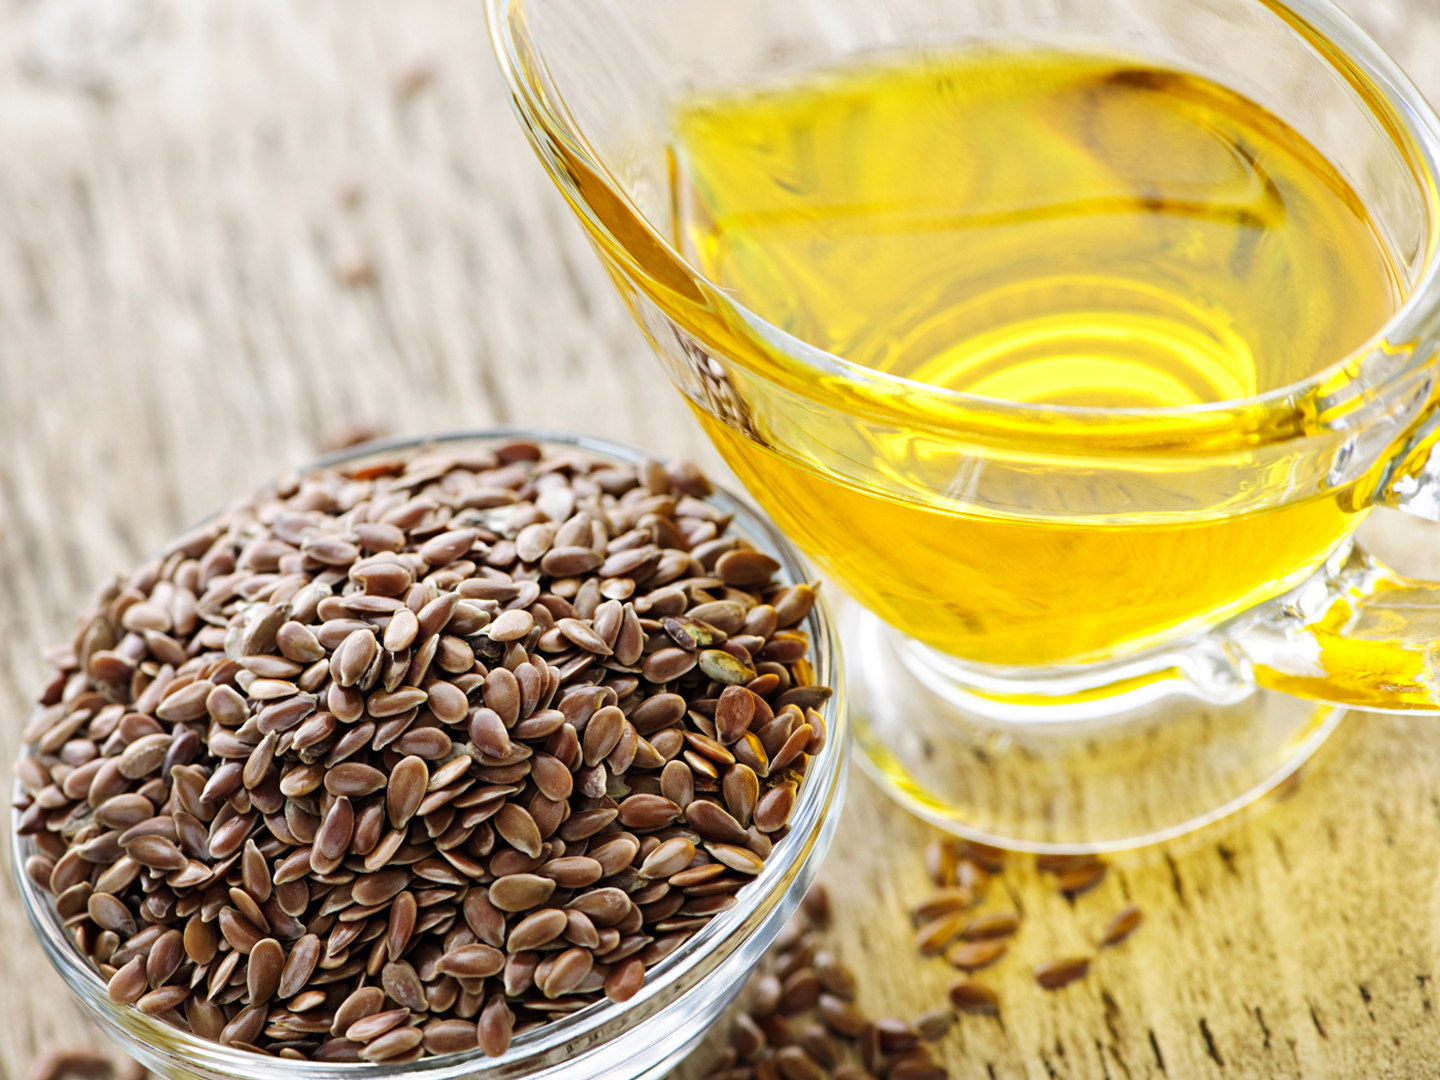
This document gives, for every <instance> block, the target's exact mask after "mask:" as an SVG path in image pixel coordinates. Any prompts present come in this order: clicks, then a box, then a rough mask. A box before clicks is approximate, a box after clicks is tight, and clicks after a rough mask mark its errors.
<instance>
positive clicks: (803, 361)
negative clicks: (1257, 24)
mask: <svg viewBox="0 0 1440 1080" xmlns="http://www.w3.org/2000/svg"><path fill="white" fill-rule="evenodd" d="M526 2H527V0H484V3H485V10H486V17H487V20H488V22H489V27H490V41H491V46H492V51H493V52H494V53H495V56H496V59H497V61H498V64H499V67H500V71H501V75H502V77H503V78H504V80H505V83H506V86H507V89H508V90H509V91H510V100H511V105H512V107H513V109H514V111H515V113H516V115H517V116H518V117H519V119H520V122H521V126H522V127H523V128H524V129H525V133H526V135H527V137H528V138H529V139H530V141H531V143H532V145H533V146H534V147H535V149H536V151H537V153H538V155H539V157H540V158H541V161H542V163H543V164H544V166H545V168H546V169H547V171H549V172H550V174H551V178H552V179H553V180H554V181H555V183H556V184H558V185H559V186H560V187H561V188H562V190H564V191H565V192H566V195H567V201H569V202H570V203H571V206H572V209H573V210H574V212H575V213H576V214H577V215H580V216H582V217H584V218H585V219H586V220H587V221H589V222H591V225H590V226H588V227H591V228H594V229H598V230H600V231H601V232H602V233H606V234H608V233H609V230H607V229H606V228H605V226H604V225H603V223H601V222H600V221H599V220H598V219H597V218H595V216H594V215H593V213H591V212H590V211H589V208H588V206H587V205H586V204H585V201H584V200H583V199H580V198H578V197H572V196H571V195H570V191H569V188H570V187H571V185H570V184H569V182H568V181H567V179H566V178H565V177H564V176H562V175H561V172H562V171H563V170H560V169H558V168H557V165H556V164H555V161H554V156H553V155H552V154H551V153H549V152H547V146H548V145H549V144H552V143H554V142H555V141H557V140H559V141H563V143H564V144H565V147H566V151H567V153H568V154H572V155H575V156H576V157H578V158H579V159H580V160H581V161H582V162H583V163H584V165H585V167H586V168H588V169H590V170H591V171H592V172H593V174H594V175H595V177H596V178H598V179H599V181H600V182H601V183H602V184H603V185H604V186H605V187H606V188H607V189H608V192H609V195H610V196H611V197H613V198H614V199H616V200H618V201H619V202H620V203H621V204H622V205H624V206H625V207H627V208H628V210H629V212H630V214H631V215H632V216H633V217H634V219H635V220H636V221H638V222H640V223H641V224H642V227H643V228H644V230H645V232H646V242H647V244H654V245H656V246H658V247H659V248H661V249H663V250H664V251H665V252H666V253H667V255H668V256H669V257H670V258H671V259H673V260H674V261H675V262H676V263H677V264H678V265H680V266H683V267H684V268H685V270H686V272H687V273H688V274H689V275H691V276H692V277H693V278H694V280H695V281H697V282H700V283H702V284H703V285H704V288H705V292H706V299H707V300H708V301H710V302H712V303H716V304H718V305H720V306H722V307H724V308H728V309H729V310H731V311H733V312H734V313H735V314H736V316H737V317H738V318H739V319H740V320H741V321H742V322H744V323H745V324H746V325H747V326H749V327H751V328H752V330H753V331H754V332H755V333H756V334H757V335H758V336H759V337H760V338H762V339H764V340H765V341H766V342H767V343H769V344H771V345H775V346H777V347H778V348H779V349H780V351H781V353H782V355H783V356H784V357H786V358H787V360H789V361H790V363H791V364H792V365H794V366H798V367H801V368H804V369H808V370H809V371H810V372H811V373H812V374H814V375H818V376H819V377H820V378H821V379H832V378H834V379H841V380H845V381H846V382H849V383H855V384H859V385H863V386H867V387H871V388H873V392H874V393H875V394H876V395H877V396H883V397H885V398H892V399H895V398H898V399H902V400H907V401H910V402H919V403H921V404H920V405H919V406H918V407H916V411H917V413H919V412H921V411H923V412H924V413H926V414H927V421H928V424H929V426H930V427H931V428H933V430H936V431H943V432H947V433H955V434H963V433H964V427H963V425H960V424H954V425H951V424H947V423H945V422H944V421H940V420H936V419H935V414H936V410H938V409H941V408H944V407H945V406H946V405H956V406H963V407H965V408H966V409H968V410H970V412H971V413H972V414H974V413H986V414H992V415H994V416H996V417H998V418H1004V417H1007V416H1009V417H1016V418H1025V419H1026V420H1028V421H1030V422H1032V423H1033V422H1034V420H1035V419H1036V418H1041V419H1044V418H1049V417H1055V418H1057V419H1059V420H1061V421H1062V422H1068V423H1074V422H1075V421H1076V420H1084V419H1087V418H1088V419H1090V420H1092V421H1094V422H1100V423H1103V422H1106V421H1109V422H1111V423H1113V422H1115V421H1117V420H1120V421H1128V422H1136V423H1142V424H1143V423H1147V422H1149V423H1160V424H1163V423H1165V422H1166V421H1170V420H1174V419H1175V418H1177V417H1206V416H1215V417H1223V416H1225V415H1226V414H1229V413H1238V412H1240V411H1242V410H1246V409H1254V408H1262V409H1272V410H1275V409H1286V408H1288V407H1292V406H1294V407H1298V403H1299V402H1301V401H1305V400H1312V399H1318V400H1319V402H1320V403H1321V405H1322V407H1324V408H1325V411H1326V413H1327V420H1329V424H1327V426H1343V427H1349V426H1351V425H1350V424H1348V423H1346V421H1345V419H1344V417H1343V416H1340V415H1334V416H1333V418H1332V416H1331V410H1332V409H1333V410H1334V412H1335V413H1336V414H1343V413H1346V412H1348V411H1349V407H1350V406H1352V405H1358V404H1359V402H1360V401H1361V400H1368V399H1370V398H1371V397H1372V396H1373V394H1374V393H1375V392H1377V390H1378V391H1380V392H1383V391H1384V390H1386V389H1387V388H1389V387H1390V386H1392V385H1395V384H1398V383H1401V382H1403V381H1405V380H1406V379H1407V378H1413V377H1414V375H1415V373H1416V371H1417V369H1423V368H1425V367H1428V366H1430V365H1431V364H1433V362H1434V359H1435V358H1434V355H1433V350H1432V354H1431V355H1423V356H1419V357H1416V356H1414V355H1411V356H1410V357H1409V358H1408V361H1407V362H1406V363H1404V364H1401V365H1400V366H1398V367H1397V368H1396V369H1395V370H1394V371H1391V372H1387V373H1385V375H1384V376H1382V377H1381V378H1379V379H1378V380H1376V382H1375V384H1374V385H1373V386H1372V385H1371V382H1370V379H1369V378H1368V377H1367V376H1365V375H1364V374H1363V372H1362V367H1363V364H1364V361H1365V360H1366V359H1367V358H1368V357H1370V356H1372V355H1374V354H1376V353H1377V352H1380V353H1383V354H1385V355H1388V356H1394V355H1396V354H1397V353H1403V352H1404V351H1405V350H1404V348H1403V346H1402V347H1400V348H1396V347H1394V346H1393V345H1392V344H1391V342H1392V341H1394V340H1398V341H1400V342H1403V343H1409V342H1418V341H1423V340H1425V339H1427V338H1428V337H1430V336H1432V335H1434V334H1437V333H1440V117H1437V115H1436V113H1435V110H1434V109H1433V108H1432V107H1431V106H1430V104H1429V102H1427V101H1426V100H1425V98H1424V96H1423V95H1422V94H1421V93H1420V92H1419V90H1418V89H1417V88H1416V87H1415V85H1414V84H1413V82H1411V80H1410V79H1409V77H1408V76H1406V75H1405V73H1404V72H1403V71H1401V70H1400V68H1399V66H1398V65H1397V64H1396V63H1395V61H1394V60H1393V59H1391V58H1390V56H1389V55H1388V54H1387V53H1386V52H1385V51H1384V50H1383V49H1382V48H1380V46H1379V44H1378V43H1376V42H1375V41H1374V39H1372V38H1371V37H1370V36H1369V35H1368V34H1366V33H1365V31H1364V30H1363V29H1361V27H1360V26H1359V24H1358V23H1356V22H1355V21H1354V20H1353V19H1352V18H1350V16H1349V15H1347V14H1346V13H1345V12H1343V11H1342V10H1341V9H1340V8H1339V7H1338V6H1337V5H1336V4H1335V3H1333V0H1252V2H1253V3H1254V4H1255V5H1256V6H1259V7H1263V8H1265V9H1268V10H1269V11H1271V12H1272V13H1273V14H1275V15H1276V16H1277V17H1278V18H1280V19H1281V20H1282V21H1284V22H1286V23H1287V24H1288V25H1289V26H1290V28H1291V30H1292V31H1293V32H1295V33H1296V34H1297V35H1298V36H1300V37H1301V38H1302V39H1304V40H1306V42H1307V43H1308V44H1309V45H1310V47H1311V48H1312V49H1313V50H1315V51H1317V52H1319V51H1320V50H1319V49H1318V48H1317V47H1316V42H1315V40H1314V39H1315V38H1318V39H1319V40H1320V41H1321V42H1323V43H1325V44H1328V45H1332V46H1338V47H1339V53H1340V55H1341V56H1342V57H1343V58H1344V59H1345V60H1346V61H1348V62H1350V63H1351V64H1353V66H1354V67H1356V68H1357V69H1358V70H1359V71H1361V72H1362V73H1363V74H1364V75H1365V76H1366V77H1367V78H1368V80H1369V82H1370V83H1371V85H1372V86H1373V87H1374V88H1375V90H1376V91H1377V92H1378V99H1379V104H1380V105H1381V106H1383V107H1384V108H1385V109H1387V110H1388V111H1389V113H1390V114H1391V115H1392V116H1393V117H1394V118H1396V119H1397V121H1399V122H1400V126H1401V128H1402V134H1403V136H1405V137H1406V139H1407V140H1408V143H1406V142H1400V141H1397V144H1396V145H1397V149H1398V150H1399V151H1400V153H1401V154H1402V156H1403V157H1404V158H1405V160H1406V161H1407V163H1408V164H1409V165H1410V167H1411V169H1412V171H1413V170H1415V169H1417V168H1418V169H1423V171H1424V173H1425V178H1426V179H1428V180H1429V183H1428V184H1423V185H1422V184H1420V181H1421V178H1420V177H1418V176H1417V177H1416V180H1417V186H1420V187H1421V194H1422V198H1423V199H1424V201H1425V204H1426V211H1427V215H1428V221H1427V230H1426V245H1425V250H1424V261H1423V265H1422V267H1421V270H1420V273H1419V274H1418V276H1417V278H1416V280H1415V283H1414V285H1413V287H1412V288H1411V291H1410V294H1409V295H1408V296H1407V297H1406V298H1405V301H1404V303H1402V304H1401V305H1400V306H1399V307H1398V308H1397V309H1396V310H1395V311H1394V312H1393V313H1392V314H1391V315H1390V317H1389V318H1388V319H1387V320H1386V321H1385V323H1384V324H1383V325H1382V326H1380V327H1379V328H1377V329H1376V330H1375V331H1374V332H1373V333H1372V334H1370V335H1369V336H1368V337H1367V338H1366V339H1365V340H1364V341H1363V342H1362V343H1361V344H1359V345H1358V346H1356V347H1355V348H1353V349H1351V350H1350V351H1349V352H1348V353H1346V354H1345V355H1344V356H1342V357H1340V358H1338V359H1336V360H1335V361H1333V362H1331V363H1330V364H1328V365H1326V366H1325V367H1324V368H1322V369H1320V370H1319V371H1316V372H1314V373H1312V374H1310V375H1307V376H1305V377H1304V378H1302V379H1298V380H1295V381H1293V382H1291V383H1288V384H1286V385H1284V386H1281V387H1277V388H1275V389H1272V390H1267V391H1264V392H1263V393H1258V394H1254V395H1250V396H1248V397H1243V398H1231V399H1227V400H1224V401H1215V402H1205V403H1202V404H1198V405H1181V406H1165V407H1158V408H1143V407H1141V408H1137V407H1113V408H1112V407H1094V406H1084V405H1050V404H1046V405H1035V404H1030V403H1026V402H1018V401H1012V400H1008V399H1004V398H994V397H986V396H984V395H979V394H970V393H966V392H964V391H959V390H948V389H944V388H942V387H937V386H932V385H930V384H928V383H921V382H916V381H914V380H913V379H908V378H906V377H904V376H900V375H894V374H891V373H888V372H882V371H877V370H876V369H874V368H869V367H865V366H864V365H861V364H857V363H855V362H853V361H850V360H846V359H845V358H844V357H842V356H839V355H838V354H835V353H831V352H828V351H826V350H824V349H821V348H819V347H817V346H814V345H811V344H809V343H807V342H805V341H802V340H801V339H799V338H797V337H794V336H793V335H791V334H789V333H787V332H786V331H784V330H781V329H780V328H779V327H777V326H775V325H774V324H772V323H770V322H769V321H768V320H766V319H764V318H762V317H761V316H759V315H757V314H756V313H755V312H753V311H751V310H750V309H749V308H748V307H746V306H745V305H743V304H741V303H740V302H739V301H738V300H737V299H735V297H734V296H733V295H732V294H731V293H730V292H729V291H728V290H726V289H724V288H722V287H721V286H720V285H718V284H717V283H716V282H714V281H712V280H710V278H709V277H708V276H707V275H705V274H703V273H702V272H701V271H700V270H699V268H697V267H696V266H695V265H694V264H693V263H692V262H691V261H690V260H689V259H687V258H685V257H684V255H682V254H681V253H680V252H679V251H678V250H677V249H676V248H675V246H674V244H672V243H671V241H670V240H669V238H668V237H666V236H665V235H664V234H663V233H662V232H661V231H660V230H659V229H656V228H655V227H654V225H653V224H652V222H651V220H650V218H649V217H648V216H647V215H646V214H644V213H642V212H641V210H640V208H639V207H638V206H636V205H635V202H634V200H633V199H632V198H631V197H630V195H629V194H628V192H627V191H626V190H625V187H624V185H623V184H621V183H620V181H619V180H618V179H617V178H616V176H615V175H614V173H613V171H612V170H611V169H610V168H609V167H608V166H607V165H606V164H605V160H604V157H603V155H601V154H600V153H599V152H598V151H597V150H596V149H595V148H594V146H592V144H591V143H590V141H589V139H588V138H587V136H586V134H585V132H584V131H582V130H581V129H580V127H579V125H578V124H576V123H575V122H574V121H573V119H572V114H571V112H570V110H569V108H568V107H567V106H566V104H565V101H564V98H563V96H562V95H561V94H560V93H559V91H558V89H557V88H556V86H555V84H554V81H553V79H552V78H551V76H550V74H549V70H548V67H547V66H546V60H545V56H544V54H543V53H542V52H541V51H540V50H538V49H534V50H530V52H531V55H533V56H534V57H535V59H536V61H537V63H538V64H539V66H540V68H541V70H542V72H543V74H544V78H545V80H547V82H548V83H549V85H548V87H547V88H545V90H541V89H539V88H537V87H536V86H535V85H534V84H533V83H532V82H531V81H530V80H528V79H527V78H526V77H525V75H524V73H523V72H522V71H521V69H520V65H519V64H517V63H516V62H515V61H514V58H515V55H516V50H515V47H514V41H513V37H512V34H511V27H510V19H509V18H507V16H506V12H507V11H508V10H510V9H512V8H516V7H520V6H523V5H524V4H525V3H526ZM1321 60H1322V61H1323V62H1324V63H1325V64H1326V66H1328V67H1329V68H1330V69H1331V70H1332V71H1340V72H1341V74H1342V76H1343V75H1344V71H1343V69H1342V68H1341V67H1340V65H1339V64H1337V63H1336V62H1335V60H1334V59H1333V58H1331V57H1329V56H1326V55H1324V54H1323V53H1322V54H1321ZM1347 81H1352V80H1350V79H1349V78H1347ZM546 91H548V93H547V92H546ZM552 97H553V99H554V100H553V102H552V101H550V100H548V99H549V98H552ZM1366 107H1367V108H1371V106H1370V104H1369V103H1366ZM1371 114H1372V115H1375V113H1374V110H1373V108H1371ZM542 118H543V119H542ZM620 246H621V247H622V249H623V247H624V245H620ZM782 363H783V362H782ZM1347 373H1348V378H1346V379H1345V380H1344V382H1345V389H1344V390H1343V391H1342V392H1340V393H1336V394H1327V393H1326V392H1325V391H1326V386H1327V384H1329V383H1331V382H1333V381H1334V380H1336V379H1337V378H1340V377H1342V376H1346V375H1347ZM1352 382H1354V383H1358V384H1359V387H1358V388H1357V387H1352V386H1350V385H1349V384H1350V383H1352ZM869 411H870V412H873V414H874V417H875V418H876V419H887V418H889V417H890V415H891V414H890V413H889V412H887V411H886V410H884V409H883V407H882V408H872V409H871V410H869ZM906 423H907V424H910V425H912V426H915V425H917V424H918V423H919V421H918V420H917V418H915V417H911V418H907V420H906ZM921 426H924V425H921ZM1306 434H1308V432H1307V433H1306ZM1291 437H1293V436H1291ZM1282 438H1284V436H1282ZM1245 441H1246V445H1251V444H1252V442H1251V440H1250V439H1248V438H1247V439H1246V440H1245ZM1265 441H1273V440H1271V439H1267V440H1265ZM1226 449H1229V447H1226Z"/></svg>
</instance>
